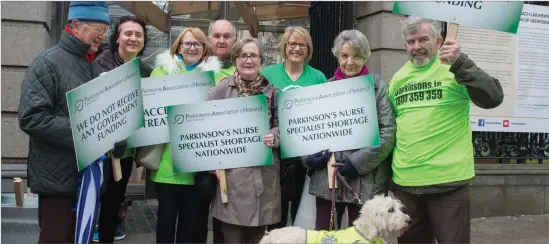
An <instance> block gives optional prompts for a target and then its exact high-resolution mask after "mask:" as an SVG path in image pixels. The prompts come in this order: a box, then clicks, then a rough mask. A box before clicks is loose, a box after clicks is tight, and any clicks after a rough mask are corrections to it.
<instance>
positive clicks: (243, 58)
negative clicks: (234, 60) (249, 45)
mask: <svg viewBox="0 0 549 244" xmlns="http://www.w3.org/2000/svg"><path fill="white" fill-rule="evenodd" d="M248 58H250V59H251V60H252V61H257V60H259V58H260V57H259V55H257V54H255V53H252V54H245V53H243V54H240V55H238V59H240V61H246V60H248Z"/></svg>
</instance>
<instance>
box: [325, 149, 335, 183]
mask: <svg viewBox="0 0 549 244" xmlns="http://www.w3.org/2000/svg"><path fill="white" fill-rule="evenodd" d="M335 163H336V160H335V153H332V156H331V157H330V160H328V166H327V167H326V168H328V187H329V188H330V189H332V184H333V180H334V174H335V168H334V167H333V166H332V165H333V164H335ZM335 188H337V180H336V182H335Z"/></svg>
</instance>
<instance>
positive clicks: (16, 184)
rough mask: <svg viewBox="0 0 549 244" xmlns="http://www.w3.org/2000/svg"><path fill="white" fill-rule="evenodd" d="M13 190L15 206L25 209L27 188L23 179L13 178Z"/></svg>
mask: <svg viewBox="0 0 549 244" xmlns="http://www.w3.org/2000/svg"><path fill="white" fill-rule="evenodd" d="M13 190H14V192H15V205H16V206H17V207H23V205H25V195H24V194H25V187H24V182H23V180H22V179H21V178H18V177H16V178H13Z"/></svg>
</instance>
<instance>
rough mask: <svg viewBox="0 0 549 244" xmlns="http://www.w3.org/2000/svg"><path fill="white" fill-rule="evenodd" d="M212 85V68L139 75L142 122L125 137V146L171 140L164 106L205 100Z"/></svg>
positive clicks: (213, 82)
mask: <svg viewBox="0 0 549 244" xmlns="http://www.w3.org/2000/svg"><path fill="white" fill-rule="evenodd" d="M214 85H215V80H214V74H213V71H205V72H192V73H186V74H183V75H170V76H157V77H150V78H145V79H142V80H141V88H142V89H143V106H144V107H145V126H144V127H143V128H141V129H139V130H138V131H137V132H135V134H133V135H132V136H130V138H128V147H129V148H134V147H142V146H148V145H155V144H161V143H168V142H170V137H169V130H168V113H167V106H171V105H179V104H188V103H196V102H203V101H206V99H207V98H208V89H209V88H211V87H212V86H214Z"/></svg>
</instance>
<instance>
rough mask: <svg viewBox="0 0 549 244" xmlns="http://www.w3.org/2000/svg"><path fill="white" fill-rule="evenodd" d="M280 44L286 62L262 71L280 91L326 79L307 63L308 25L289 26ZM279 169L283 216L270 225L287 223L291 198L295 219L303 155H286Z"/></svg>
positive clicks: (309, 48)
mask: <svg viewBox="0 0 549 244" xmlns="http://www.w3.org/2000/svg"><path fill="white" fill-rule="evenodd" d="M278 48H279V50H280V55H281V56H282V57H283V58H284V62H281V63H279V64H275V65H271V66H269V67H267V68H265V69H263V71H262V72H261V74H262V75H263V76H265V77H266V78H267V79H268V80H269V81H270V82H271V84H273V85H274V86H275V87H277V88H278V89H280V90H281V91H286V90H289V89H294V88H300V87H305V86H312V85H317V84H322V83H325V82H326V81H327V79H326V76H325V75H324V74H323V73H322V72H320V71H319V70H317V69H315V68H313V67H311V66H310V65H308V64H307V63H308V62H309V61H310V60H311V57H312V56H313V41H312V38H311V35H310V34H309V32H308V31H307V30H306V29H304V28H301V27H288V28H286V31H285V32H284V35H282V38H281V40H280V43H279V44H278ZM280 170H281V179H280V181H281V182H280V183H281V188H282V220H281V221H280V222H279V223H277V224H274V225H272V226H269V229H278V228H282V227H285V226H286V222H287V219H288V210H289V206H288V205H289V202H291V203H292V206H291V218H292V221H291V222H292V223H293V222H294V221H295V217H296V215H297V209H298V206H299V202H300V200H301V192H302V191H303V186H304V184H305V175H306V173H307V170H306V169H305V167H303V165H302V164H301V159H300V158H288V159H283V160H282V163H281V167H280Z"/></svg>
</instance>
